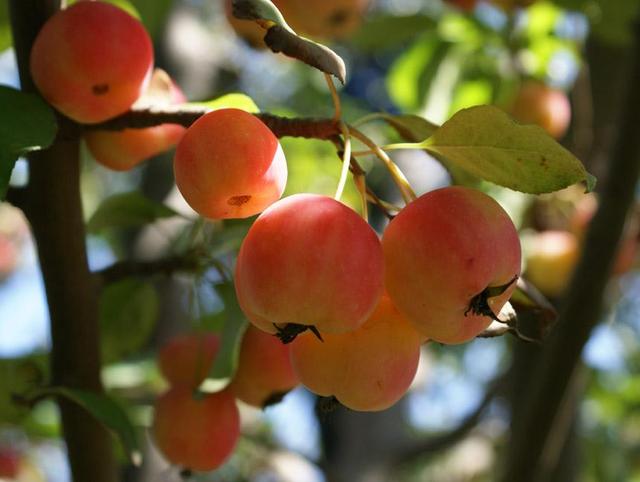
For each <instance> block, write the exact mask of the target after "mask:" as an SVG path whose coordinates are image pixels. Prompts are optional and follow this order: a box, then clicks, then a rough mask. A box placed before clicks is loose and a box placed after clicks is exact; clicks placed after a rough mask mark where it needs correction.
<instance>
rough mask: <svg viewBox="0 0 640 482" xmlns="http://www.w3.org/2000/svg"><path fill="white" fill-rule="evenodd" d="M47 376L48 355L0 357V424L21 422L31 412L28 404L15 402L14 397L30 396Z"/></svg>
mask: <svg viewBox="0 0 640 482" xmlns="http://www.w3.org/2000/svg"><path fill="white" fill-rule="evenodd" d="M47 377H48V374H47V357H46V355H30V356H27V357H21V358H5V359H0V426H2V425H4V424H7V423H20V422H21V421H22V420H23V419H24V418H25V417H26V416H27V415H28V414H29V407H28V405H27V404H18V403H15V401H13V399H12V397H13V396H14V395H17V396H22V397H25V398H28V397H30V396H31V395H32V393H33V391H34V390H35V389H37V388H39V387H40V386H42V385H43V384H44V383H45V382H46V380H47Z"/></svg>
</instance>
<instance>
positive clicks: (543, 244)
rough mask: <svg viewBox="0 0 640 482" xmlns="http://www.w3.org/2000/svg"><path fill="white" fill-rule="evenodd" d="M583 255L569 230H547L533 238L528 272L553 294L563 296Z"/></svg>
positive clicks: (539, 286) (528, 277)
mask: <svg viewBox="0 0 640 482" xmlns="http://www.w3.org/2000/svg"><path fill="white" fill-rule="evenodd" d="M579 256H580V245H579V243H578V240H577V238H576V237H575V236H574V235H573V234H572V233H569V232H567V231H543V232H540V233H536V234H535V235H534V237H533V239H531V243H530V249H529V250H528V253H527V258H526V259H527V261H526V272H525V275H526V277H527V279H528V280H529V281H531V282H532V283H533V284H534V286H535V287H536V288H538V289H539V290H540V292H542V293H543V294H544V295H546V296H549V297H558V296H560V295H561V294H562V293H563V292H564V290H565V289H566V287H567V285H568V284H569V280H570V279H571V275H572V274H573V270H574V268H575V266H576V263H577V262H578V257H579Z"/></svg>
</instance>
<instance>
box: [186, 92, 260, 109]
mask: <svg viewBox="0 0 640 482" xmlns="http://www.w3.org/2000/svg"><path fill="white" fill-rule="evenodd" d="M187 105H193V106H200V107H205V108H207V109H211V110H216V109H230V108H233V109H241V110H244V111H246V112H249V113H251V114H257V113H258V112H260V109H259V108H258V106H257V105H256V103H255V102H254V101H253V99H252V98H251V97H249V96H248V95H245V94H237V93H233V94H226V95H223V96H222V97H218V98H217V99H212V100H207V101H202V102H189V103H188V104H187Z"/></svg>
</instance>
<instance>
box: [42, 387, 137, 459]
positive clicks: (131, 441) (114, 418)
mask: <svg viewBox="0 0 640 482" xmlns="http://www.w3.org/2000/svg"><path fill="white" fill-rule="evenodd" d="M37 396H58V397H64V398H66V399H67V400H70V401H72V402H74V403H76V404H78V405H79V406H81V407H82V408H84V409H85V410H86V411H87V412H89V413H90V414H91V415H92V416H93V417H94V418H95V419H96V420H98V421H99V422H101V423H102V424H103V425H104V426H105V427H107V428H108V429H110V430H112V431H113V432H114V433H115V434H116V435H117V437H118V438H119V439H120V442H121V443H122V446H123V448H124V450H125V452H126V454H127V457H128V458H129V460H131V462H132V463H133V464H134V465H140V463H141V461H142V452H141V451H140V445H139V443H138V434H137V432H136V429H135V427H134V426H133V424H132V423H131V420H129V417H128V415H127V413H126V412H125V411H124V409H123V408H122V407H121V406H120V404H119V403H118V402H117V401H116V400H115V399H113V398H112V397H110V396H109V395H106V394H97V393H94V392H89V391H85V390H79V389H75V388H73V389H72V388H65V387H49V388H45V389H42V390H39V391H38V394H37Z"/></svg>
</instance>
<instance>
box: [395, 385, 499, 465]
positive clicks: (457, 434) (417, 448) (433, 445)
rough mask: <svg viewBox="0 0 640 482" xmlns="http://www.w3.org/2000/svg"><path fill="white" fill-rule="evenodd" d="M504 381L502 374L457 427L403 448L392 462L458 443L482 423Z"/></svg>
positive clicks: (432, 452) (413, 457) (399, 463)
mask: <svg viewBox="0 0 640 482" xmlns="http://www.w3.org/2000/svg"><path fill="white" fill-rule="evenodd" d="M504 381H505V376H504V375H501V376H500V377H498V378H497V379H496V380H494V381H493V382H492V383H491V384H490V385H489V387H488V388H487V391H486V392H485V394H484V397H483V398H482V400H481V401H480V403H479V404H478V406H477V407H476V408H475V409H474V410H473V411H472V412H471V413H470V414H469V415H467V417H465V418H464V420H462V422H460V424H459V425H458V426H457V427H455V428H453V429H452V430H451V431H449V432H446V433H443V434H440V435H436V436H433V437H430V438H427V439H424V440H420V441H418V442H417V443H416V444H414V445H412V446H411V447H409V448H408V449H404V450H402V451H401V452H399V453H397V454H396V455H395V456H394V457H393V459H392V464H393V465H394V466H397V465H403V464H406V463H411V462H413V461H415V460H416V459H420V458H422V457H426V456H429V455H433V454H435V453H436V452H440V451H442V450H446V449H448V448H450V447H452V446H453V445H455V444H457V443H458V442H459V441H461V440H462V439H463V438H464V437H466V436H467V435H468V434H469V432H470V431H471V430H472V429H473V428H474V427H476V426H477V425H478V423H480V421H481V420H482V417H483V415H484V412H485V411H486V410H487V408H488V407H489V405H491V402H492V401H493V399H494V398H495V397H496V396H497V395H498V393H499V392H500V390H501V389H502V387H503V385H504Z"/></svg>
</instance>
